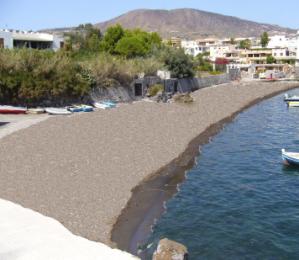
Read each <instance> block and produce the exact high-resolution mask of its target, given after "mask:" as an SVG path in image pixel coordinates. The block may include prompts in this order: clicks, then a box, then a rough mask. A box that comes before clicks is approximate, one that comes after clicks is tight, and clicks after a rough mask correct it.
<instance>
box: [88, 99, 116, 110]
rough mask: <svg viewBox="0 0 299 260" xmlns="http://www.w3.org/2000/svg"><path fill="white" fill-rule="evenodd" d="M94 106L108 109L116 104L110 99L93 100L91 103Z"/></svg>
mask: <svg viewBox="0 0 299 260" xmlns="http://www.w3.org/2000/svg"><path fill="white" fill-rule="evenodd" d="M93 105H94V107H96V108H101V109H109V108H115V107H116V104H115V103H114V102H110V101H102V102H95V103H93Z"/></svg>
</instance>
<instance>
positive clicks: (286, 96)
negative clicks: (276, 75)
mask: <svg viewBox="0 0 299 260" xmlns="http://www.w3.org/2000/svg"><path fill="white" fill-rule="evenodd" d="M284 101H285V102H290V101H298V102H299V96H296V95H294V96H289V94H285V95H284Z"/></svg>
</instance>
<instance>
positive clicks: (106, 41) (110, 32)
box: [101, 24, 125, 54]
mask: <svg viewBox="0 0 299 260" xmlns="http://www.w3.org/2000/svg"><path fill="white" fill-rule="evenodd" d="M124 36H125V31H124V29H123V28H122V27H121V25H119V24H117V25H114V26H111V27H109V28H108V29H107V31H106V33H105V35H104V38H103V41H102V43H101V48H102V50H104V51H107V52H109V53H111V54H115V47H116V44H117V43H118V41H119V40H121V39H122V38H123V37H124Z"/></svg>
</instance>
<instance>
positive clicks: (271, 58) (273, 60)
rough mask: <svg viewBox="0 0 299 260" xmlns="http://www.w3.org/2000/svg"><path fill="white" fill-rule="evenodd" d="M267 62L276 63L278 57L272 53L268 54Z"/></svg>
mask: <svg viewBox="0 0 299 260" xmlns="http://www.w3.org/2000/svg"><path fill="white" fill-rule="evenodd" d="M266 62H267V64H273V63H276V59H275V58H274V57H273V56H272V55H270V56H267V60H266Z"/></svg>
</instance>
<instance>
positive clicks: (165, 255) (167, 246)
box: [153, 238, 188, 260]
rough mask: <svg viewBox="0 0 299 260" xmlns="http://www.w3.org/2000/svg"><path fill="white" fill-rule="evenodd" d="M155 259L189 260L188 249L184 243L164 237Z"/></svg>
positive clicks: (154, 256)
mask: <svg viewBox="0 0 299 260" xmlns="http://www.w3.org/2000/svg"><path fill="white" fill-rule="evenodd" d="M153 260H188V250H187V247H185V246H184V245H182V244H180V243H178V242H175V241H172V240H169V239H167V238H164V239H162V240H160V242H159V244H158V247H157V250H156V251H155V253H154V255H153Z"/></svg>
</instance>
